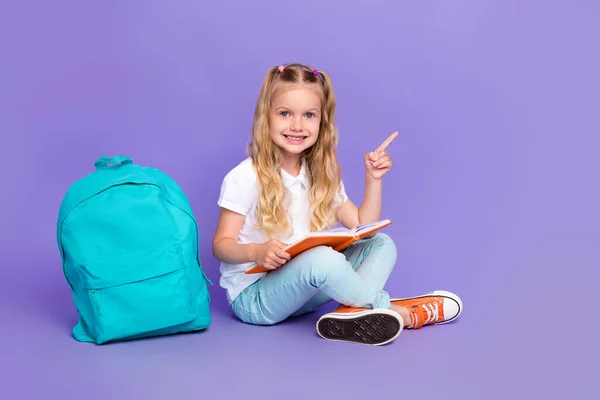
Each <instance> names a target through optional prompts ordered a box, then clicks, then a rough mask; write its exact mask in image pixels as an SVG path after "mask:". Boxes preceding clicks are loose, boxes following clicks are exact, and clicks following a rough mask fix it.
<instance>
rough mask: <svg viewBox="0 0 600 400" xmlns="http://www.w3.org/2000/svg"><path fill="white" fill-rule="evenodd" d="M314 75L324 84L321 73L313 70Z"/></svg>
mask: <svg viewBox="0 0 600 400" xmlns="http://www.w3.org/2000/svg"><path fill="white" fill-rule="evenodd" d="M312 72H313V74H314V75H315V76H317V77H319V79H320V80H321V82H323V77H322V76H321V75H320V74H319V71H317V70H316V69H313V71H312Z"/></svg>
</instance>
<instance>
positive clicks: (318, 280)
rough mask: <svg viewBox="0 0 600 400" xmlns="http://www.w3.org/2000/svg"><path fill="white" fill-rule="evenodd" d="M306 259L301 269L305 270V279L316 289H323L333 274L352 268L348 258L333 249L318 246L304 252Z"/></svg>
mask: <svg viewBox="0 0 600 400" xmlns="http://www.w3.org/2000/svg"><path fill="white" fill-rule="evenodd" d="M303 256H304V257H305V258H306V260H305V262H303V263H302V266H301V268H303V269H304V271H303V272H304V274H305V278H306V279H307V280H308V283H309V284H310V285H311V286H313V287H316V288H321V287H322V286H323V285H324V284H325V282H327V279H328V278H329V276H331V274H335V273H336V272H337V271H339V269H340V268H351V266H350V265H349V264H348V262H347V260H346V257H345V256H344V255H343V254H342V253H340V252H337V251H335V250H333V249H332V248H331V247H327V246H317V247H313V248H312V249H310V250H307V251H305V252H304V254H303Z"/></svg>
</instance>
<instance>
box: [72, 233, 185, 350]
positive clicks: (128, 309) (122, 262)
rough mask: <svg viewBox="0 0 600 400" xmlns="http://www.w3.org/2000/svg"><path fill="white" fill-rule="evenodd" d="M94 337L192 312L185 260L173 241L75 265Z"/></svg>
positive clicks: (170, 321) (177, 319)
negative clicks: (87, 303) (87, 307)
mask: <svg viewBox="0 0 600 400" xmlns="http://www.w3.org/2000/svg"><path fill="white" fill-rule="evenodd" d="M79 273H80V275H81V277H82V281H83V283H84V285H85V295H86V296H87V298H88V299H89V304H90V305H91V309H92V310H93V311H92V312H90V313H87V314H88V315H86V316H85V317H88V319H89V320H88V321H86V322H87V325H88V327H89V328H90V330H91V331H92V332H94V334H95V336H96V339H97V340H98V342H106V341H109V340H114V339H123V338H127V337H131V336H136V335H140V334H145V333H148V332H151V331H155V330H159V329H163V328H167V327H172V326H175V325H179V324H183V323H186V322H188V321H190V320H192V319H194V318H195V316H196V307H195V306H194V305H195V301H194V296H193V293H192V289H191V287H192V286H191V285H190V279H191V277H192V276H196V275H193V274H190V271H189V269H188V266H187V263H186V262H185V260H184V257H183V255H182V251H181V247H180V246H179V245H177V244H172V245H167V246H164V247H161V248H158V249H152V250H150V251H148V250H145V251H139V252H135V253H129V254H125V255H122V256H117V257H111V258H109V259H104V260H99V261H96V262H92V263H86V264H85V265H80V266H79Z"/></svg>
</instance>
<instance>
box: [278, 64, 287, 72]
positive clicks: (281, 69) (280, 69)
mask: <svg viewBox="0 0 600 400" xmlns="http://www.w3.org/2000/svg"><path fill="white" fill-rule="evenodd" d="M284 68H285V67H284V66H283V65H280V66H279V68H277V69H278V70H279V72H283V69H284Z"/></svg>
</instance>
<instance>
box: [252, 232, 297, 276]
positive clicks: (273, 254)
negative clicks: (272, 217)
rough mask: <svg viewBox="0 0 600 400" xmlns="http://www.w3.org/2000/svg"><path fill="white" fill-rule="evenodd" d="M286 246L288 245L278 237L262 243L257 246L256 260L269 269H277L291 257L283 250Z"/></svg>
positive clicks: (258, 263)
mask: <svg viewBox="0 0 600 400" xmlns="http://www.w3.org/2000/svg"><path fill="white" fill-rule="evenodd" d="M285 247H286V245H285V244H283V243H281V242H280V241H279V240H277V239H271V240H269V241H268V242H265V243H263V244H260V245H258V246H257V251H256V256H255V257H254V258H255V260H254V262H256V265H258V266H260V267H263V268H265V269H268V270H274V269H277V268H279V267H281V266H282V265H283V264H285V263H286V262H287V261H288V260H289V259H290V255H289V254H288V253H286V252H285V251H283V249H284V248H285Z"/></svg>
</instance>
